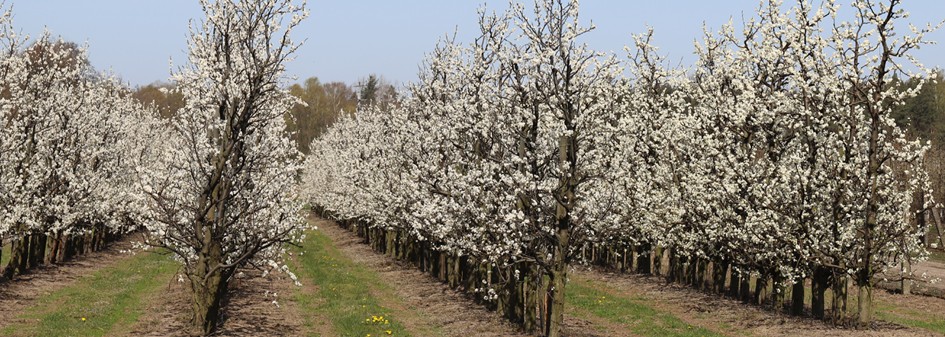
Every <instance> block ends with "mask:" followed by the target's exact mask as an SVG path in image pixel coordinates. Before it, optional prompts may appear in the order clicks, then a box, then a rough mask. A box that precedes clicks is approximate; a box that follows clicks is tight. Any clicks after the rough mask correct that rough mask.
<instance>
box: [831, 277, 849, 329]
mask: <svg viewBox="0 0 945 337" xmlns="http://www.w3.org/2000/svg"><path fill="white" fill-rule="evenodd" d="M832 309H833V323H834V324H839V323H840V322H842V321H843V320H844V319H846V316H847V276H846V275H845V274H842V273H839V272H834V276H833V303H832Z"/></svg>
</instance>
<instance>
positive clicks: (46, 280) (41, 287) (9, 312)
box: [0, 237, 134, 329]
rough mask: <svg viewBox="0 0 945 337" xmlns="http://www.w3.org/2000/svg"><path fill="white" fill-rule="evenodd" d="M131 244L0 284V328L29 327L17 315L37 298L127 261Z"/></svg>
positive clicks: (125, 242) (128, 240)
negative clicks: (21, 324) (14, 325)
mask: <svg viewBox="0 0 945 337" xmlns="http://www.w3.org/2000/svg"><path fill="white" fill-rule="evenodd" d="M132 241H134V239H133V238H132V237H127V238H125V239H124V240H121V241H118V242H114V243H111V244H109V245H108V246H107V247H106V248H105V249H103V250H100V251H98V252H93V253H89V254H86V255H82V256H78V257H76V258H75V259H73V260H72V261H68V262H65V263H61V264H53V265H43V266H40V267H38V268H36V269H34V270H31V271H30V272H29V273H27V274H25V275H19V276H16V277H15V278H14V279H13V280H9V281H6V282H0V317H4V319H2V320H0V329H3V328H5V327H6V326H9V325H13V324H17V323H25V324H28V323H29V322H25V321H22V319H20V318H17V316H19V315H20V313H22V312H23V311H25V310H26V309H27V308H29V307H30V306H31V305H32V304H33V303H34V302H35V301H36V299H38V298H40V297H42V296H45V295H48V294H50V293H53V292H55V291H57V290H59V289H62V288H65V287H67V286H69V285H71V284H73V283H74V282H75V281H76V280H78V279H80V278H82V277H84V276H86V275H91V274H93V273H95V271H97V270H99V269H101V268H104V267H107V266H110V265H113V264H115V263H117V262H119V261H121V260H124V259H127V258H130V257H131V256H132V255H131V254H129V253H127V252H126V251H127V250H129V249H131V246H132V244H131V243H132ZM123 251H125V252H123Z"/></svg>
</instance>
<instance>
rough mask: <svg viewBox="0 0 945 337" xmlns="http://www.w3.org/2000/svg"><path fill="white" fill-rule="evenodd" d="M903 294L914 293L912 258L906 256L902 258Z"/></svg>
mask: <svg viewBox="0 0 945 337" xmlns="http://www.w3.org/2000/svg"><path fill="white" fill-rule="evenodd" d="M901 288H902V294H903V295H909V294H911V293H912V259H911V258H910V257H909V256H906V257H905V258H903V259H902V285H901Z"/></svg>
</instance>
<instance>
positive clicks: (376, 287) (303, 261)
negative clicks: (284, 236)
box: [291, 231, 438, 337]
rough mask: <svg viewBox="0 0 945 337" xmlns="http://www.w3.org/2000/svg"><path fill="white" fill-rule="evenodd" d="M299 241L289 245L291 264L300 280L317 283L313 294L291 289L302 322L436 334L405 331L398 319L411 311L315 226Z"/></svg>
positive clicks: (343, 329)
mask: <svg viewBox="0 0 945 337" xmlns="http://www.w3.org/2000/svg"><path fill="white" fill-rule="evenodd" d="M302 246H303V248H299V249H295V253H296V254H295V255H296V258H295V259H293V263H292V264H293V266H291V267H293V269H294V270H295V272H296V274H297V275H298V276H299V277H300V278H301V281H302V283H303V284H304V283H312V284H314V285H316V286H317V287H316V289H315V291H314V294H312V293H306V292H305V291H298V292H297V293H296V294H295V300H296V301H297V302H298V303H299V308H300V310H302V311H303V316H304V317H307V318H308V319H307V320H306V322H305V325H306V326H307V327H311V328H312V330H314V326H315V324H317V322H315V321H314V319H315V318H317V317H328V318H329V319H330V321H331V330H332V332H333V333H335V334H337V336H358V337H363V336H368V335H370V336H412V335H415V336H435V335H438V333H437V331H435V330H432V331H431V330H424V331H415V332H413V333H411V332H408V331H407V329H406V328H405V327H404V324H403V323H402V321H401V320H402V319H403V318H404V316H408V315H416V313H413V312H411V311H410V310H405V309H404V307H405V306H404V304H403V303H402V300H400V299H399V298H397V296H396V295H394V292H393V289H391V288H390V287H389V285H387V284H385V283H384V282H383V280H381V278H380V277H378V275H377V274H376V273H374V272H373V271H371V270H369V269H368V268H366V267H365V266H363V265H360V264H357V263H355V262H353V261H352V260H351V259H349V258H348V257H346V256H345V255H344V254H342V253H341V252H340V251H339V250H338V249H337V248H336V247H335V245H334V244H333V243H332V241H331V239H329V238H328V237H327V236H325V235H324V234H323V233H321V232H320V231H311V232H309V233H308V234H307V235H306V240H305V242H304V243H303V245H302ZM311 335H318V334H314V333H313V334H311ZM325 337H327V336H325Z"/></svg>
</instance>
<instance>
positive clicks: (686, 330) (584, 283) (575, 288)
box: [566, 278, 721, 336]
mask: <svg viewBox="0 0 945 337" xmlns="http://www.w3.org/2000/svg"><path fill="white" fill-rule="evenodd" d="M608 290H611V289H609V288H608V287H607V286H606V285H604V284H600V283H597V282H592V281H588V280H581V279H578V278H572V279H571V282H570V283H569V284H568V288H567V294H566V296H567V302H566V303H567V304H566V305H568V306H572V307H573V308H574V309H577V310H578V311H581V312H584V313H588V314H591V315H594V316H597V317H600V318H602V319H605V320H607V321H610V322H613V323H618V324H621V325H623V326H625V327H626V328H627V329H628V330H630V331H631V332H633V333H634V334H636V335H641V336H721V335H719V334H718V333H715V332H713V331H710V330H708V329H705V328H703V327H698V326H692V325H690V324H687V323H686V322H683V321H682V320H680V319H679V318H677V317H675V316H673V315H672V314H670V313H668V312H664V311H660V310H657V309H655V308H653V307H651V306H649V305H647V304H646V299H643V298H626V297H620V296H615V295H614V293H615V291H608Z"/></svg>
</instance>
